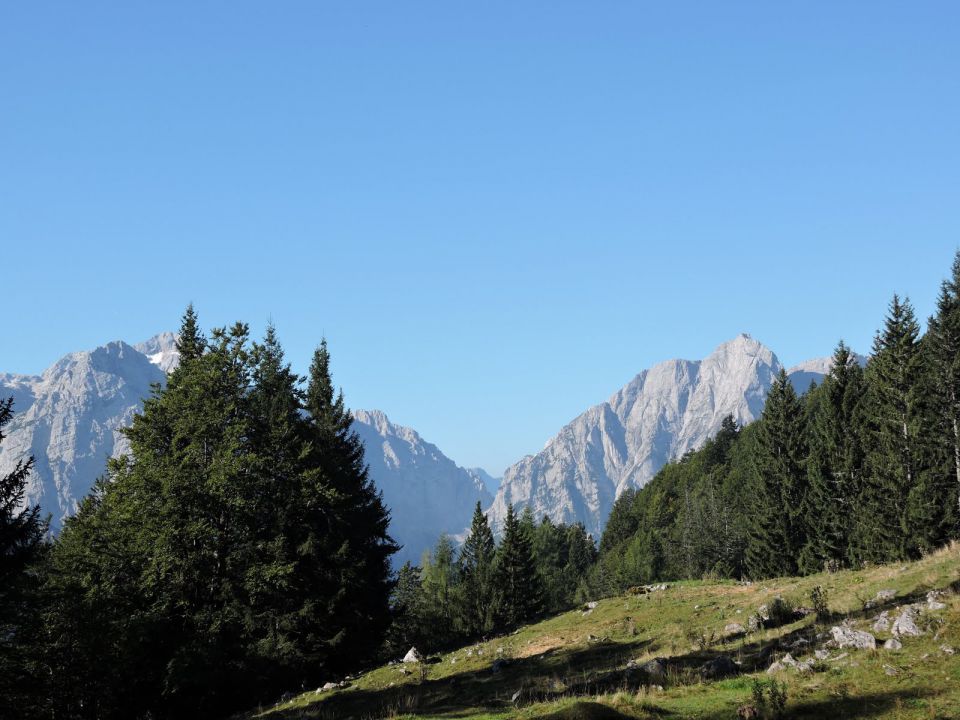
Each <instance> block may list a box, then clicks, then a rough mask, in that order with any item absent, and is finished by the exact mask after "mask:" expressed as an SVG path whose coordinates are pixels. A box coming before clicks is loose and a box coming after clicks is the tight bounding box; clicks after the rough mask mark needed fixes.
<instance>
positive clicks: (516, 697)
mask: <svg viewBox="0 0 960 720" xmlns="http://www.w3.org/2000/svg"><path fill="white" fill-rule="evenodd" d="M522 694H523V690H517V691H516V692H515V693H514V694H513V695H511V696H510V702H512V703H514V704H516V702H517V701H518V700H519V699H520V696H521V695H522Z"/></svg>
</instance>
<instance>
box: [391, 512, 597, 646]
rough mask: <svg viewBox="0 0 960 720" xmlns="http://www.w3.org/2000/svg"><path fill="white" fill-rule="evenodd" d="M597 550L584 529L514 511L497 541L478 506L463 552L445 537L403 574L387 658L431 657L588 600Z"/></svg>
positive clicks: (401, 572)
mask: <svg viewBox="0 0 960 720" xmlns="http://www.w3.org/2000/svg"><path fill="white" fill-rule="evenodd" d="M596 552H597V551H596V547H595V545H594V542H593V538H591V537H590V536H589V535H588V534H587V532H586V530H585V529H584V527H583V525H581V524H579V523H577V524H575V525H562V524H561V525H555V524H554V523H552V522H551V521H550V519H549V518H546V517H544V518H543V520H542V521H541V522H540V523H539V524H537V523H536V522H535V520H534V518H533V513H531V512H530V509H529V508H527V509H526V510H524V512H523V513H522V514H521V515H520V516H519V517H518V516H517V515H516V514H515V513H514V510H513V507H512V506H511V507H508V508H507V517H506V520H505V522H504V526H503V532H502V537H501V540H500V543H499V544H497V543H496V541H495V539H494V535H493V532H492V531H491V529H490V526H489V524H488V523H487V518H486V516H485V515H484V513H483V511H482V509H481V507H480V503H477V506H476V509H475V510H474V513H473V521H472V523H471V526H470V531H469V534H468V535H467V537H466V540H465V541H464V543H463V545H462V546H461V547H460V549H459V551H458V550H456V549H455V548H454V545H453V543H452V542H451V540H450V539H449V538H448V537H446V536H443V537H441V538H440V540H439V542H438V543H437V546H436V548H435V549H434V550H433V551H432V552H429V553H427V554H425V556H424V558H423V561H422V563H421V565H420V566H415V565H412V564H411V563H407V564H405V565H404V566H403V567H402V568H401V569H400V574H399V578H398V581H397V586H396V589H395V591H394V595H393V603H392V608H393V614H394V620H393V624H392V626H391V628H390V631H389V633H388V636H387V643H386V648H385V650H386V653H387V655H388V656H389V657H392V658H396V657H398V656H401V655H403V654H404V653H405V652H406V651H407V650H408V649H409V648H410V647H411V646H414V647H416V648H417V649H418V650H420V651H422V652H432V651H434V650H439V649H442V648H445V647H450V646H453V645H456V644H458V643H463V642H465V641H469V640H473V639H477V638H481V637H484V636H488V635H492V634H494V633H499V632H503V631H505V630H508V629H510V628H513V627H515V626H517V625H519V624H521V623H524V622H528V621H530V620H533V619H534V618H537V617H539V616H541V615H543V614H547V613H556V612H560V611H562V610H566V609H569V608H570V607H571V606H572V605H573V604H574V603H575V602H577V601H580V600H582V599H584V598H585V597H586V585H585V583H584V580H585V578H586V576H587V574H588V573H589V570H590V568H591V567H592V565H593V563H594V560H595V559H596Z"/></svg>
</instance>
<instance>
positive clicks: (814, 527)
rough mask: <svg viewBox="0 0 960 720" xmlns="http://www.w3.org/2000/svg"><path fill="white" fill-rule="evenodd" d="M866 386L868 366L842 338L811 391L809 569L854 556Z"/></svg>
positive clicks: (805, 554)
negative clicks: (863, 366)
mask: <svg viewBox="0 0 960 720" xmlns="http://www.w3.org/2000/svg"><path fill="white" fill-rule="evenodd" d="M863 389H864V388H863V370H862V369H861V367H860V365H859V363H858V362H857V361H856V357H855V356H854V355H853V353H851V352H850V349H849V348H848V347H847V346H846V345H845V344H844V343H843V342H842V341H841V342H840V344H839V345H838V346H837V348H836V350H835V351H834V353H833V363H832V365H831V368H830V372H829V373H828V374H827V376H826V377H825V378H824V380H823V383H822V384H821V385H820V387H819V388H817V389H816V390H814V391H813V392H812V393H811V394H810V404H811V407H810V422H809V438H810V453H809V458H808V462H807V479H808V482H809V488H808V493H807V497H806V502H805V506H804V521H805V524H806V528H807V543H806V545H805V546H804V548H803V550H802V551H801V557H800V569H801V570H802V571H803V572H807V573H814V572H820V571H821V570H823V568H824V564H825V563H827V562H833V563H836V564H845V563H847V562H849V561H850V560H851V559H852V558H851V557H850V552H849V536H850V530H851V521H852V519H853V518H854V517H856V512H855V505H856V502H857V497H858V495H859V492H860V486H861V482H862V475H863V450H862V443H861V440H860V435H861V433H860V428H859V423H860V403H861V398H862V396H863Z"/></svg>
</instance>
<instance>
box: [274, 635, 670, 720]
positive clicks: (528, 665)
mask: <svg viewBox="0 0 960 720" xmlns="http://www.w3.org/2000/svg"><path fill="white" fill-rule="evenodd" d="M651 645H652V641H651V640H638V641H636V642H632V643H613V642H602V643H596V644H593V645H590V646H588V647H586V648H579V649H576V650H571V651H567V652H563V651H561V652H556V651H554V652H547V653H544V654H542V655H535V656H532V657H527V658H520V659H516V660H510V661H508V663H507V664H506V665H505V666H504V667H503V669H502V670H500V671H499V672H497V673H494V672H493V671H492V670H491V668H490V667H487V668H485V669H483V670H476V671H470V672H461V673H457V674H454V675H450V676H447V677H445V678H439V679H435V680H426V681H424V682H422V683H420V684H404V685H399V686H396V687H391V688H383V689H379V690H366V689H350V690H346V691H344V692H340V693H337V694H336V695H331V696H328V697H326V698H323V700H322V701H320V702H317V703H314V704H313V705H311V706H307V707H303V708H291V709H289V710H277V711H274V712H273V713H272V714H271V715H270V716H269V717H270V718H278V719H282V720H292V719H293V718H320V719H323V720H326V718H337V719H338V720H339V719H341V718H342V719H343V720H348V719H349V718H356V719H357V720H366V719H367V718H377V717H381V716H390V715H403V714H405V713H425V712H429V713H430V714H431V715H439V716H442V717H448V718H457V717H464V716H466V715H470V714H474V713H475V712H476V708H482V709H487V710H492V711H503V710H506V709H507V708H510V707H513V706H514V703H513V701H512V700H511V698H512V697H513V695H514V694H515V693H517V692H521V693H522V696H523V699H522V702H523V703H524V704H526V703H527V702H528V698H531V699H532V698H534V697H537V698H539V697H543V698H544V699H547V698H549V699H553V697H566V696H569V695H571V694H575V695H578V696H579V695H585V694H597V693H598V692H603V691H605V690H607V689H610V688H612V687H613V684H612V683H613V682H614V681H616V686H617V687H620V686H622V685H623V678H624V674H623V671H622V670H620V671H618V670H616V669H615V668H617V667H622V666H623V665H625V664H626V662H627V661H628V660H629V659H630V658H632V657H635V656H637V655H639V654H642V653H644V652H648V651H649V650H650V648H651ZM598 669H599V673H598ZM598 675H599V677H600V678H601V680H603V679H604V678H606V681H601V682H598V681H597V676H598ZM559 680H563V682H564V686H565V688H564V692H558V693H553V692H551V691H550V689H549V687H550V685H551V683H552V682H553V681H559ZM607 681H609V682H607ZM571 683H572V685H573V686H574V687H576V688H577V691H576V692H575V693H571V692H570V690H569V688H570V686H571ZM594 691H595V692H594ZM318 700H319V698H318ZM518 700H520V698H518Z"/></svg>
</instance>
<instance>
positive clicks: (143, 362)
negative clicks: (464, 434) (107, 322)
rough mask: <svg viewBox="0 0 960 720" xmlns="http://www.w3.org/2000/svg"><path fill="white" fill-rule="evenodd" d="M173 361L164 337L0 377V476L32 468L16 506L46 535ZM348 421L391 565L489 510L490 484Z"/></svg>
mask: <svg viewBox="0 0 960 720" xmlns="http://www.w3.org/2000/svg"><path fill="white" fill-rule="evenodd" d="M178 361H179V353H177V350H176V336H175V335H174V334H173V333H169V332H168V333H161V334H160V335H156V336H155V337H153V338H150V339H149V340H146V341H144V342H142V343H138V344H137V345H133V346H131V345H127V344H126V343H124V342H119V341H118V342H112V343H108V344H107V345H104V346H103V347H99V348H97V349H96V350H92V351H90V352H76V353H71V354H69V355H67V356H65V357H63V358H62V359H60V360H59V361H57V362H56V363H54V365H52V366H51V367H50V368H49V369H47V370H46V371H45V372H44V373H43V374H42V375H11V374H0V397H10V396H12V397H13V398H14V411H15V412H14V417H13V421H12V422H11V423H10V425H9V426H7V428H6V430H7V433H8V437H7V438H6V439H5V440H4V442H3V444H2V445H0V475H3V474H6V473H7V472H9V471H10V470H12V469H13V467H14V466H15V465H16V463H17V461H18V460H20V459H22V458H25V457H28V456H30V455H32V456H33V457H34V458H35V459H36V465H35V469H34V472H33V473H32V474H31V477H30V480H29V482H28V485H27V491H26V500H27V502H29V503H30V504H35V503H39V504H40V506H41V508H42V509H43V511H44V512H49V513H51V526H52V529H53V530H54V532H56V531H57V530H59V528H60V527H61V526H62V525H63V521H64V520H65V519H66V518H67V517H69V516H70V515H72V514H73V513H74V512H75V511H76V509H77V506H78V503H79V502H80V500H81V499H82V498H83V497H84V495H86V494H87V493H89V492H90V488H91V487H92V486H93V483H94V482H95V481H96V479H97V478H98V477H100V476H101V475H103V474H104V472H105V470H106V463H107V459H108V458H110V457H113V456H116V455H120V454H122V453H124V452H126V451H127V450H128V448H129V445H128V443H127V441H126V439H125V438H124V437H123V435H122V434H121V432H120V430H121V428H123V427H126V426H127V425H129V424H130V423H131V422H132V420H133V416H134V414H136V413H137V412H139V411H140V408H141V407H142V403H143V399H144V398H146V397H148V396H149V395H150V392H151V387H152V386H153V384H155V383H160V384H163V383H164V382H165V380H166V373H167V372H169V371H170V370H172V369H173V368H175V367H176V365H177V362H178ZM354 419H355V422H354V429H355V430H356V431H357V432H358V433H359V435H360V437H361V439H362V440H363V442H364V445H365V447H366V450H367V461H368V462H369V464H370V476H371V478H372V479H373V482H374V483H375V484H376V485H377V487H378V488H380V489H381V490H382V491H383V494H384V499H385V501H386V503H387V506H388V507H389V508H390V509H391V514H392V523H391V533H392V534H393V535H394V537H395V539H397V540H398V541H399V542H400V543H401V544H403V546H404V549H403V550H402V551H401V554H400V557H399V558H398V559H399V560H400V561H401V562H402V561H403V560H405V559H410V560H419V558H420V555H421V553H422V552H423V550H425V549H427V548H429V547H432V546H433V545H434V544H435V543H436V540H437V537H438V536H439V535H440V533H442V532H446V533H449V534H451V535H455V534H457V533H460V532H462V531H463V529H464V528H465V527H467V526H468V525H469V524H470V518H471V515H472V513H473V509H474V506H475V505H476V503H477V501H478V500H479V501H480V502H481V504H482V505H483V506H484V507H487V506H488V505H489V504H490V502H491V501H492V500H493V494H492V493H491V492H489V491H488V489H487V487H486V483H489V482H495V481H494V480H493V478H491V477H490V476H489V475H487V474H486V473H485V472H483V471H482V470H480V469H473V470H469V471H468V470H465V469H463V468H461V467H458V466H457V465H456V464H455V463H454V462H453V461H452V460H450V459H449V458H447V457H446V456H445V455H444V454H443V453H442V452H440V450H439V449H438V448H437V447H436V446H435V445H432V444H430V443H428V442H426V441H424V440H423V439H422V438H421V437H420V436H419V435H418V434H417V433H416V431H414V430H412V429H410V428H406V427H402V426H399V425H394V424H393V423H391V422H390V421H389V420H388V419H387V417H386V415H384V414H383V413H382V412H379V411H376V410H373V411H369V412H368V411H364V410H358V411H356V412H355V413H354Z"/></svg>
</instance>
